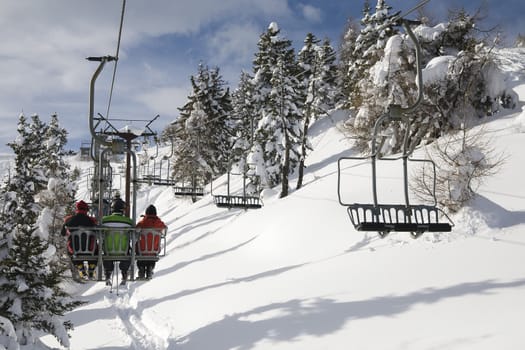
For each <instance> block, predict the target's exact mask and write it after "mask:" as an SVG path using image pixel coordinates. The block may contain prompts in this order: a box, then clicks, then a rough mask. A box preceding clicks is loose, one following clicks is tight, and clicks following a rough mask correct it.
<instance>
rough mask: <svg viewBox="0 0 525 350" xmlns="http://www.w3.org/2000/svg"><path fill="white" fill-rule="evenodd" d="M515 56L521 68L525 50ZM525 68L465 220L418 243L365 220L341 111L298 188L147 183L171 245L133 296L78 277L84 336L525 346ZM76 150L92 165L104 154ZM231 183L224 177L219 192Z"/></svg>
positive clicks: (362, 188)
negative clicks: (244, 198) (192, 197)
mask: <svg viewBox="0 0 525 350" xmlns="http://www.w3.org/2000/svg"><path fill="white" fill-rule="evenodd" d="M505 57H507V58H508V60H509V62H510V63H509V62H508V63H507V64H506V67H511V65H512V64H515V65H517V64H519V62H524V60H523V54H520V55H518V56H517V57H511V55H507V56H505ZM520 57H521V58H520ZM515 68H516V67H514V68H512V69H511V68H509V79H513V80H512V85H513V87H514V89H515V91H516V92H517V93H518V94H519V96H520V104H519V106H518V107H517V109H515V110H513V111H510V112H509V111H507V112H505V113H503V114H501V115H498V116H496V117H493V118H491V119H488V120H487V123H486V125H485V128H486V131H488V132H487V136H490V137H492V139H493V141H494V146H495V148H496V149H497V150H501V151H502V152H504V153H505V154H506V155H507V157H508V158H507V161H506V163H505V165H504V167H503V168H502V169H501V171H500V172H499V173H498V174H497V175H496V176H494V177H492V178H490V179H489V180H488V181H486V182H485V183H484V184H482V186H481V187H480V188H479V196H478V198H477V199H476V200H475V201H474V202H473V203H472V204H471V205H470V206H469V207H467V208H465V209H463V210H462V211H461V212H460V213H458V214H456V215H454V216H452V220H453V221H454V223H455V227H454V229H453V232H451V233H439V234H438V233H434V234H424V235H423V236H421V237H420V238H419V239H417V240H414V239H411V238H410V237H409V235H408V234H403V233H392V234H390V235H388V236H387V237H386V238H384V239H381V238H379V237H378V236H377V235H376V234H365V233H362V232H357V231H355V230H354V228H353V226H352V225H351V223H350V220H349V219H348V217H347V214H346V211H345V208H344V207H343V206H341V205H339V203H338V199H337V176H338V174H337V160H338V159H339V158H340V157H342V156H346V155H351V154H352V148H351V146H352V142H351V140H348V139H346V138H345V137H344V136H343V135H342V134H341V133H340V131H339V129H338V125H339V123H340V121H341V120H342V119H343V118H344V115H343V114H342V113H336V114H334V115H332V116H330V117H327V118H324V119H322V120H319V121H318V122H316V123H315V125H313V126H312V128H311V135H312V140H311V141H312V144H313V146H314V151H313V152H312V153H311V155H310V156H309V158H308V160H307V168H306V176H305V186H304V187H303V188H302V189H301V190H298V191H293V192H292V193H291V195H290V196H289V197H287V198H284V199H278V198H277V191H272V190H266V191H265V192H264V193H263V201H264V207H263V208H262V209H259V210H253V211H243V210H225V209H219V208H217V207H215V205H214V204H213V198H212V196H211V194H207V195H206V196H204V198H202V199H201V200H199V201H197V202H196V203H194V204H192V203H191V202H190V201H189V200H186V199H182V198H175V196H174V195H173V192H172V190H171V189H170V188H168V187H143V188H142V189H141V190H140V193H139V195H138V209H139V212H143V210H144V208H145V207H146V206H147V205H148V204H154V205H156V206H157V208H158V211H159V215H160V217H161V218H162V219H163V220H164V221H165V222H166V223H167V224H168V226H169V233H168V239H167V256H165V257H164V258H162V259H161V261H160V262H159V263H158V265H157V268H156V271H155V272H156V273H155V277H154V279H153V280H151V281H149V282H145V283H143V282H131V283H129V285H128V288H127V289H126V290H123V291H121V294H120V295H119V296H116V295H115V294H110V293H109V291H108V288H107V287H106V286H104V284H103V283H93V284H86V285H75V286H71V288H75V293H78V295H79V297H80V298H81V299H83V300H86V301H88V304H86V305H85V306H83V307H81V308H79V309H77V310H75V311H73V312H71V313H70V314H68V315H67V317H68V318H69V319H71V320H72V321H73V323H74V324H75V330H74V331H73V332H72V338H71V348H72V349H108V350H109V349H112V350H116V349H184V350H189V349H195V350H207V349H211V350H226V349H237V350H241V349H272V350H282V349H286V350H290V349H300V350H314V349H315V350H317V349H331V350H337V349H349V348H355V349H403V350H406V349H417V350H421V349H461V350H464V349H476V350H479V349H490V350H493V349H523V348H524V347H525V338H524V337H523V335H522V334H523V331H522V329H521V328H522V327H521V320H522V318H523V313H524V311H525V302H524V301H523V295H524V293H525V266H524V264H523V263H522V260H523V256H525V236H523V235H522V232H523V229H524V228H525V201H524V199H525V188H523V187H522V186H520V185H519V184H520V180H521V174H522V169H523V164H525V154H524V153H523V152H522V145H523V142H524V138H525V134H523V131H524V130H525V112H522V109H523V105H524V103H525V102H524V101H525V83H523V81H522V79H523V75H520V74H519V70H516V69H515ZM510 73H512V74H510ZM162 152H167V150H161V151H160V153H162ZM72 162H73V163H74V164H75V165H78V166H81V167H82V168H83V169H84V175H86V174H87V173H86V171H87V167H89V166H90V164H89V163H84V162H77V161H72ZM358 168H359V167H355V168H354V167H349V168H347V169H345V174H344V178H343V179H344V189H343V192H344V195H346V196H349V198H354V196H355V197H356V198H357V197H359V198H366V197H370V186H371V184H370V180H369V179H368V178H367V177H366V175H359V174H357V173H354V170H355V171H357V169H358ZM383 174H384V175H382V180H384V181H385V184H387V186H389V187H386V188H385V189H384V190H383V191H382V192H381V195H382V196H384V198H387V199H388V200H394V199H395V198H398V197H397V196H398V191H397V190H398V188H399V186H398V185H394V184H395V183H397V182H399V181H400V179H401V174H400V173H399V171H398V169H397V168H395V167H394V166H392V168H388V167H385V169H384V173H383ZM85 178H86V177H85V176H84V177H83V178H82V179H83V180H82V181H81V182H80V186H81V191H80V192H79V196H80V197H82V196H85V195H86V188H85V186H86V181H85ZM225 183H226V177H225V176H223V177H221V178H219V179H218V180H216V181H215V182H214V184H213V188H214V193H224V192H225V187H224V186H225ZM389 184H392V185H389ZM240 186H241V184H240V180H239V179H235V182H234V189H239V187H240ZM369 200H371V199H369ZM401 200H402V198H400V199H399V201H401ZM42 341H43V342H44V343H45V344H48V345H49V346H55V347H56V346H57V345H56V344H55V343H54V341H53V339H52V338H51V337H49V336H47V337H44V338H42Z"/></svg>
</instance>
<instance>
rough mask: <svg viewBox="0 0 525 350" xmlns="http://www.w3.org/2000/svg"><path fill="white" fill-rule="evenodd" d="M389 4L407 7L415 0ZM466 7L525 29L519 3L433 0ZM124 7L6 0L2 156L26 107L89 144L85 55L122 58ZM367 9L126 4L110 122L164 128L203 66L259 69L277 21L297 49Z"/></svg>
mask: <svg viewBox="0 0 525 350" xmlns="http://www.w3.org/2000/svg"><path fill="white" fill-rule="evenodd" d="M371 3H372V4H373V5H374V4H375V3H374V1H371ZM388 3H389V4H390V5H391V6H393V8H394V10H407V9H409V8H412V7H413V6H414V5H415V4H416V3H417V2H415V1H414V2H410V3H408V2H406V1H402V0H395V1H390V2H388ZM459 6H464V7H465V8H466V9H467V10H470V11H473V10H474V9H476V8H479V7H480V6H481V7H482V8H484V9H485V10H484V13H486V15H487V27H492V26H493V25H495V24H501V25H502V30H504V31H505V32H507V33H509V34H508V40H509V41H511V42H512V40H513V39H514V38H515V36H516V33H518V32H521V33H525V24H524V23H525V22H524V19H523V18H522V17H523V15H522V14H523V11H522V4H521V2H518V0H503V1H498V2H496V1H495V0H487V1H485V2H477V3H475V4H472V2H471V1H467V0H461V1H455V0H446V1H437V0H432V1H430V3H428V4H427V5H425V9H426V11H427V12H428V13H429V14H431V16H432V17H433V19H434V20H435V21H442V20H444V19H446V15H447V9H448V8H457V7H459ZM121 9H122V2H121V1H117V0H113V1H104V0H93V1H78V0H75V1H68V0H49V1H30V0H17V1H15V0H0V28H1V30H0V40H1V42H2V47H1V48H0V74H1V76H2V78H1V79H0V120H1V121H2V124H3V125H5V127H4V128H2V130H0V153H6V152H7V153H9V152H10V149H9V148H8V147H7V146H6V144H7V143H8V142H11V141H13V139H14V137H15V134H14V130H15V128H16V123H17V121H18V117H19V115H20V114H21V113H23V114H24V115H26V116H27V117H28V116H31V115H33V114H38V115H39V116H40V118H41V119H42V120H44V121H48V120H49V117H50V115H52V114H55V113H56V114H57V115H58V117H59V120H60V122H61V124H62V126H63V127H65V128H66V129H67V130H68V132H69V145H68V148H70V149H73V150H78V147H79V146H80V143H81V142H82V141H84V140H85V141H89V140H90V138H91V135H90V133H89V127H88V119H87V118H88V103H89V83H90V80H91V77H92V75H93V73H94V71H95V69H96V67H97V63H94V62H88V61H86V60H85V58H86V57H88V56H104V55H115V53H116V48H117V38H118V29H119V23H120V16H121ZM361 9H362V2H361V1H335V0H305V1H295V0H293V1H292V0H268V1H257V0H225V1H215V0H193V1H187V0H181V1H170V0H158V1H146V0H128V1H127V2H126V10H125V16H124V22H123V31H122V39H121V45H120V51H119V58H120V60H119V63H118V65H117V70H116V80H115V86H114V90H113V95H112V103H111V108H110V110H109V118H110V119H112V118H114V119H122V121H118V122H117V121H116V120H115V122H114V123H115V124H117V125H115V126H117V127H119V126H120V125H118V124H133V125H134V126H137V127H139V128H140V127H142V126H143V125H145V123H146V121H147V120H151V119H153V118H154V117H155V116H156V115H160V117H159V118H158V119H157V120H156V121H155V122H154V123H153V124H152V127H153V128H154V130H155V131H157V132H159V133H160V132H161V131H162V129H163V128H164V127H165V126H166V125H167V124H169V123H170V122H171V121H173V120H174V119H175V118H176V117H177V115H178V110H177V108H178V107H181V106H182V105H183V104H184V103H185V101H186V97H187V95H188V94H189V93H190V88H189V85H190V84H189V78H190V76H191V75H193V74H195V73H196V72H197V67H198V64H199V63H201V62H202V63H204V64H206V65H208V66H209V67H219V68H220V71H221V74H222V76H223V78H224V80H225V81H226V82H227V84H228V86H230V87H232V88H234V87H235V86H236V84H237V81H238V78H239V76H240V72H241V71H242V70H243V69H244V70H251V67H252V59H253V56H254V54H255V52H256V49H257V46H256V45H257V41H258V38H259V36H260V34H262V33H263V32H264V31H265V30H266V28H267V27H268V25H269V24H270V23H271V22H276V23H277V24H278V25H279V27H280V28H281V31H282V34H283V35H284V36H286V37H287V38H289V39H290V40H292V42H293V45H294V46H295V47H296V49H300V47H301V45H302V41H303V39H304V38H305V36H306V34H307V33H309V32H312V33H313V34H315V35H316V36H317V37H318V38H320V39H323V38H325V37H326V38H329V39H330V40H331V41H332V43H333V45H334V46H335V47H337V46H338V44H339V39H340V37H341V35H342V33H343V30H344V27H345V25H346V23H347V21H348V19H349V18H354V19H360V18H361ZM113 70H114V65H113V64H108V65H106V67H105V68H104V70H103V72H102V73H101V74H100V76H99V78H98V79H97V82H96V86H95V89H96V96H95V114H96V113H101V114H102V115H106V114H107V110H108V100H109V89H110V86H111V77H112V73H113ZM132 121H133V122H132Z"/></svg>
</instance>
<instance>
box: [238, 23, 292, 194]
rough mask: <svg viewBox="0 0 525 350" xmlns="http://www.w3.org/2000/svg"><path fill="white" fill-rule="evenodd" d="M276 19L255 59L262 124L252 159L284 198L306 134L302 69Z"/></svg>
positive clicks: (264, 35)
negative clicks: (302, 104) (302, 110)
mask: <svg viewBox="0 0 525 350" xmlns="http://www.w3.org/2000/svg"><path fill="white" fill-rule="evenodd" d="M279 33H280V30H279V27H278V25H277V23H275V22H272V23H271V24H270V25H269V27H268V30H267V31H266V32H265V33H263V34H262V35H261V37H260V40H259V43H258V46H259V52H258V53H257V54H256V58H255V60H254V72H255V74H254V85H255V91H258V93H259V94H258V96H257V98H256V101H257V102H258V106H260V107H261V108H260V109H259V111H258V114H259V115H258V118H257V119H259V121H258V124H257V127H256V131H255V137H254V145H253V147H252V151H251V152H250V155H249V157H248V158H249V161H250V162H251V163H255V164H256V169H255V171H256V174H257V175H259V176H260V178H261V179H262V180H263V181H264V183H265V185H266V186H268V187H274V186H276V185H278V184H279V183H280V184H281V193H280V196H281V197H285V196H287V195H288V177H289V175H290V174H291V173H292V172H293V171H294V170H295V168H296V166H297V164H298V162H299V153H298V146H299V144H300V140H301V133H302V120H301V119H302V114H301V108H302V106H301V90H300V83H299V81H298V79H297V76H298V74H299V68H298V65H297V62H296V59H295V52H294V49H293V47H292V44H291V41H290V40H288V39H285V38H283V37H281V36H280V35H279Z"/></svg>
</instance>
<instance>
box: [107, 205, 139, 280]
mask: <svg viewBox="0 0 525 350" xmlns="http://www.w3.org/2000/svg"><path fill="white" fill-rule="evenodd" d="M111 210H112V213H111V215H107V216H104V217H102V226H103V227H105V229H104V231H103V232H104V235H105V239H106V245H105V248H106V251H105V254H107V255H108V256H111V255H112V254H113V255H114V254H115V253H114V252H113V251H112V250H113V248H114V247H108V246H109V242H110V239H109V235H118V236H120V238H123V239H124V241H125V242H128V244H129V234H130V232H129V231H126V230H122V229H113V228H128V227H133V221H132V220H131V219H130V218H129V217H127V216H125V215H124V201H122V200H121V201H114V202H113V205H112V208H111ZM107 228H111V229H107ZM111 241H113V240H111ZM118 241H119V242H120V240H118ZM128 248H129V247H128ZM118 255H121V254H120V253H119V254H118ZM124 255H129V249H126V251H125V252H124ZM118 261H119V267H120V271H121V273H122V282H121V284H122V285H125V284H126V281H127V279H128V269H129V266H130V264H131V262H130V259H127V258H126V259H122V260H118ZM114 266H115V261H114V260H104V272H105V275H106V276H105V277H106V285H108V286H109V285H111V274H112V273H113V269H114Z"/></svg>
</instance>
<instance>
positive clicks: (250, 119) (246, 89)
mask: <svg viewBox="0 0 525 350" xmlns="http://www.w3.org/2000/svg"><path fill="white" fill-rule="evenodd" d="M254 96H255V91H254V85H253V77H252V76H251V75H250V74H249V73H248V72H245V71H243V72H242V73H241V76H240V79H239V84H238V87H237V89H235V90H234V91H233V93H232V117H231V121H232V123H233V132H234V136H233V140H232V144H233V146H232V154H231V162H232V163H235V164H237V165H236V167H237V168H239V169H246V167H247V164H246V158H247V155H248V152H249V151H250V148H251V146H252V144H253V135H254V132H255V118H256V115H257V109H256V108H255V101H254Z"/></svg>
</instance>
